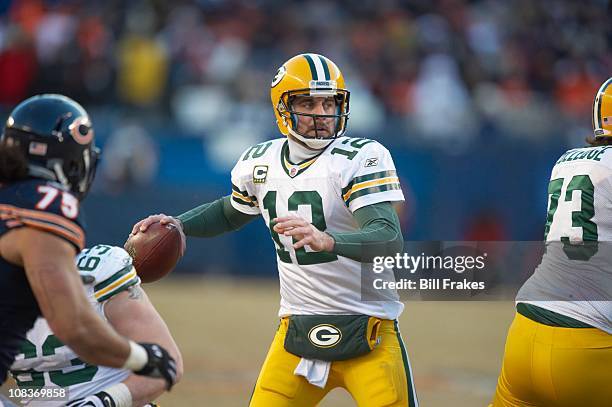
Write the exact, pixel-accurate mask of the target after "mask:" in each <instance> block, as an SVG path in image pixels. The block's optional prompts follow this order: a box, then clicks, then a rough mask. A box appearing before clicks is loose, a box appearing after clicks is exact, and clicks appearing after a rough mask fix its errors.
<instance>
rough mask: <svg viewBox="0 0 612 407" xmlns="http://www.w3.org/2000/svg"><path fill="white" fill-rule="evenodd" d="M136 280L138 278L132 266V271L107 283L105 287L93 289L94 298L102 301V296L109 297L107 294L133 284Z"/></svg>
mask: <svg viewBox="0 0 612 407" xmlns="http://www.w3.org/2000/svg"><path fill="white" fill-rule="evenodd" d="M138 280H139V278H138V275H137V274H136V269H135V268H133V267H132V271H130V272H129V273H127V274H126V275H124V276H122V277H120V278H119V279H116V280H115V281H114V282H113V283H112V284H109V285H107V286H106V287H105V288H103V289H101V290H97V291H95V292H94V296H95V297H96V300H98V301H103V299H104V298H108V297H109V294H111V293H117V292H119V291H121V289H124V288H127V287H129V286H130V285H134V284H135V282H138ZM120 288H121V289H120Z"/></svg>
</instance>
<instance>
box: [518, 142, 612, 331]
mask: <svg viewBox="0 0 612 407" xmlns="http://www.w3.org/2000/svg"><path fill="white" fill-rule="evenodd" d="M545 240H546V246H547V250H546V253H545V255H544V257H543V259H542V263H541V264H540V265H539V266H538V268H537V269H536V271H535V273H534V274H533V276H531V277H530V279H529V280H527V282H526V283H525V284H524V285H523V287H522V288H521V290H520V291H519V293H518V295H517V302H525V303H531V304H535V305H537V306H539V307H542V308H545V309H548V310H551V311H554V312H557V313H559V314H562V315H566V316H569V317H572V318H574V319H577V320H579V321H582V322H585V323H587V324H590V325H592V326H594V327H597V328H599V329H602V330H604V331H606V332H608V333H611V334H612V301H610V299H611V296H612V250H610V248H611V244H612V146H602V147H585V148H577V149H572V150H569V151H567V152H566V153H565V154H563V155H562V156H561V157H560V158H559V160H557V163H556V164H555V166H554V167H553V169H552V174H551V177H550V183H549V185H548V214H547V219H546V227H545Z"/></svg>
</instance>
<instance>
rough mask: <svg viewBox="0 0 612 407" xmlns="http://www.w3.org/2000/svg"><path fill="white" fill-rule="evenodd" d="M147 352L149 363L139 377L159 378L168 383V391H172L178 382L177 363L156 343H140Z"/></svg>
mask: <svg viewBox="0 0 612 407" xmlns="http://www.w3.org/2000/svg"><path fill="white" fill-rule="evenodd" d="M139 345H140V346H142V347H143V348H144V349H145V350H146V351H147V356H148V359H147V363H146V364H145V365H144V367H143V368H142V369H140V370H136V371H134V373H135V374H137V375H142V376H148V377H157V378H161V379H164V380H165V381H166V390H170V389H171V388H172V386H173V385H174V383H175V382H176V362H175V361H174V359H173V358H172V356H170V354H169V353H168V351H166V349H164V348H162V347H161V346H159V345H157V344H154V343H139Z"/></svg>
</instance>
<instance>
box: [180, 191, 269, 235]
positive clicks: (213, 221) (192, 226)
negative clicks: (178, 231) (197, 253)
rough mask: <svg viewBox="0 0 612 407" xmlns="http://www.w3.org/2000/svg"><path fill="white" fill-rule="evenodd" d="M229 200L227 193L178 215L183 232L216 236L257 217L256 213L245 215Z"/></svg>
mask: <svg viewBox="0 0 612 407" xmlns="http://www.w3.org/2000/svg"><path fill="white" fill-rule="evenodd" d="M230 200H231V197H230V196H229V195H228V196H225V197H223V198H219V199H217V200H216V201H213V202H209V203H205V204H204V205H200V206H198V207H197V208H194V209H192V210H190V211H187V212H185V213H182V214H180V215H178V216H177V218H178V219H179V220H180V221H181V223H182V224H183V231H184V232H185V234H186V235H187V236H195V237H213V236H218V235H220V234H222V233H225V232H231V231H233V230H238V229H240V228H241V227H242V226H244V225H246V224H247V223H249V222H251V221H252V220H253V219H256V218H257V216H258V215H247V214H245V213H243V212H241V211H239V210H237V209H235V208H234V207H233V206H232V203H231V201H230Z"/></svg>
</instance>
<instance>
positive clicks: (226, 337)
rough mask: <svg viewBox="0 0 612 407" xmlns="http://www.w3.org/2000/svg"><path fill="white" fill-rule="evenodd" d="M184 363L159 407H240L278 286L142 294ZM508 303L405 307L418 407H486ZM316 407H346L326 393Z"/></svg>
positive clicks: (211, 285) (175, 283) (178, 286)
mask: <svg viewBox="0 0 612 407" xmlns="http://www.w3.org/2000/svg"><path fill="white" fill-rule="evenodd" d="M145 289H146V291H147V292H148V294H149V296H150V297H151V299H152V301H153V302H154V304H155V305H156V307H157V309H158V310H159V312H160V313H161V314H162V316H163V317H164V318H165V320H166V323H167V324H168V325H169V327H170V329H171V331H172V333H173V335H174V337H175V339H176V341H177V342H178V344H179V347H180V348H181V351H182V354H183V358H184V361H185V375H184V377H183V380H182V381H181V382H180V383H179V384H178V385H177V386H176V387H175V388H174V390H173V391H172V392H171V393H169V394H166V395H164V396H162V397H161V398H160V399H159V402H160V404H161V405H162V406H163V407H170V406H172V407H174V406H223V407H225V406H227V407H233V406H246V405H247V403H248V399H249V396H250V394H251V390H252V388H253V384H254V383H255V380H256V378H257V375H258V373H259V368H260V365H261V363H262V362H263V360H264V357H265V355H266V352H267V349H268V346H269V344H270V341H271V340H272V337H273V335H274V332H275V329H276V326H277V319H276V312H277V308H278V296H279V295H278V285H277V283H276V282H275V281H268V280H263V281H262V280H218V279H205V278H197V279H166V280H164V281H162V282H160V283H156V284H152V285H147V286H145ZM512 316H513V306H512V303H510V302H416V301H415V302H408V303H406V309H405V310H404V313H403V315H402V317H401V319H400V324H401V330H402V334H403V338H404V341H405V343H406V346H407V348H408V353H409V356H410V360H411V363H412V369H413V372H414V375H415V383H416V387H417V392H418V395H419V401H420V405H421V407H448V406H453V407H480V406H486V405H487V402H488V401H489V400H490V397H491V395H492V394H493V391H494V389H495V382H496V380H497V374H498V373H499V367H500V364H501V358H502V353H503V347H504V340H505V336H506V331H507V328H508V326H509V324H510V322H511V320H512ZM321 405H322V406H328V407H329V406H334V407H342V406H353V405H354V403H353V402H352V400H351V398H350V396H349V395H348V393H346V392H345V391H344V390H342V389H336V390H334V391H332V392H331V393H330V394H329V395H328V397H327V398H326V399H325V400H324V401H323V403H322V404H321Z"/></svg>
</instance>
